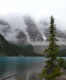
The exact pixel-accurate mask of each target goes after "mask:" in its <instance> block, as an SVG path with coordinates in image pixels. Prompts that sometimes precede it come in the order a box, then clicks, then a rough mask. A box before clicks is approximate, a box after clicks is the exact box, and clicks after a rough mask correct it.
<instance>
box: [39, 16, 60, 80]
mask: <svg viewBox="0 0 66 80" xmlns="http://www.w3.org/2000/svg"><path fill="white" fill-rule="evenodd" d="M50 19H51V20H50V27H49V33H47V34H49V39H48V41H49V42H50V44H49V46H48V49H45V51H44V52H43V54H46V58H48V59H47V60H46V61H45V63H46V65H45V66H44V69H43V70H42V72H41V74H39V76H40V78H45V79H46V80H54V79H55V78H56V77H57V76H59V75H61V69H60V67H59V66H58V64H56V61H57V54H58V53H57V51H58V47H59V46H58V45H57V44H56V41H58V40H57V39H56V37H57V36H58V35H57V32H56V27H55V24H54V18H53V16H51V18H50Z"/></svg>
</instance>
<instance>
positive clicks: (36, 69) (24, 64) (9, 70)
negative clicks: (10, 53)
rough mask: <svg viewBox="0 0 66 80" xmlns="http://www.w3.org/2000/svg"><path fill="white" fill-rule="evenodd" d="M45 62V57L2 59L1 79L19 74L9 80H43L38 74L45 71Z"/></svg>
mask: <svg viewBox="0 0 66 80" xmlns="http://www.w3.org/2000/svg"><path fill="white" fill-rule="evenodd" d="M63 58H64V59H66V57H63ZM44 60H46V59H45V57H0V79H1V78H5V77H8V76H11V75H14V74H18V75H16V76H14V77H12V78H9V79H7V80H41V79H40V78H38V76H37V74H38V73H40V72H41V70H42V69H43V67H44Z"/></svg>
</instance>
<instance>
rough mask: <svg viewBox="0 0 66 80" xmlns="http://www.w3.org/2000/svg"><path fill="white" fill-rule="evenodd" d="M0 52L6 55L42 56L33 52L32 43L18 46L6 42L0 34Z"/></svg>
mask: <svg viewBox="0 0 66 80" xmlns="http://www.w3.org/2000/svg"><path fill="white" fill-rule="evenodd" d="M0 53H2V54H4V55H6V56H19V55H22V56H34V57H35V56H43V55H40V54H37V53H34V52H33V47H32V45H27V46H24V45H23V46H22V45H21V46H18V45H15V44H11V43H8V42H7V41H6V40H5V39H4V37H3V36H2V35H1V34H0Z"/></svg>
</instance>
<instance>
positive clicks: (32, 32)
mask: <svg viewBox="0 0 66 80" xmlns="http://www.w3.org/2000/svg"><path fill="white" fill-rule="evenodd" d="M24 21H25V24H26V25H27V32H28V34H29V36H30V39H31V40H35V41H44V39H43V37H42V36H43V35H42V34H41V33H40V32H39V30H38V27H37V25H36V24H35V22H34V21H33V20H32V19H31V18H30V17H29V16H25V17H24Z"/></svg>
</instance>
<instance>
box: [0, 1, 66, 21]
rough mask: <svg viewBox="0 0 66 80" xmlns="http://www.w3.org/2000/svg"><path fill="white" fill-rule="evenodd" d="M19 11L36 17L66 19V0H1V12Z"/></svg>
mask: <svg viewBox="0 0 66 80" xmlns="http://www.w3.org/2000/svg"><path fill="white" fill-rule="evenodd" d="M11 12H18V13H21V14H22V15H24V14H31V15H32V16H33V17H34V18H39V17H40V16H51V15H53V16H54V17H55V18H57V19H59V20H62V21H66V0H0V14H7V13H11Z"/></svg>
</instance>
